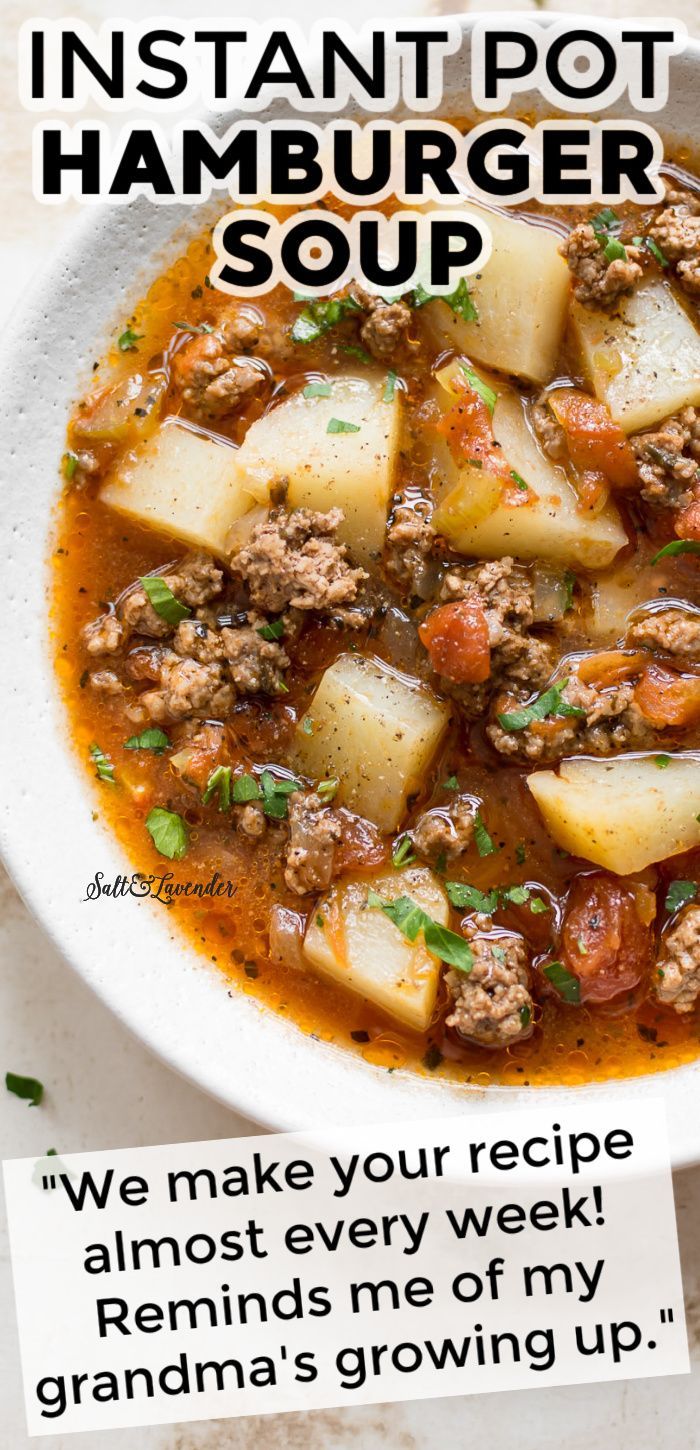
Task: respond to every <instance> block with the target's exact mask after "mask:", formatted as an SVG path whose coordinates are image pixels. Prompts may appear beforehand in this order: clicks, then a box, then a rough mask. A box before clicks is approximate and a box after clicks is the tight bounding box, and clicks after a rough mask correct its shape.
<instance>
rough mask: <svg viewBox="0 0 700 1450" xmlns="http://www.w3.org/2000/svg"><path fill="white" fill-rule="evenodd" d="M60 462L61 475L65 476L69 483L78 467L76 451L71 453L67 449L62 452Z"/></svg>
mask: <svg viewBox="0 0 700 1450" xmlns="http://www.w3.org/2000/svg"><path fill="white" fill-rule="evenodd" d="M62 464H63V477H64V478H65V480H66V483H70V481H71V479H72V478H73V477H74V476H75V470H76V468H77V467H78V455H77V453H71V451H70V449H69V450H68V452H67V453H64V455H63V460H62Z"/></svg>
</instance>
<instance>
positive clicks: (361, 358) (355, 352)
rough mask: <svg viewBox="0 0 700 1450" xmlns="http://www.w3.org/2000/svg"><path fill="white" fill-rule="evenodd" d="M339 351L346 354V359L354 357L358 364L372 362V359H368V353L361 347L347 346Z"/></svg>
mask: <svg viewBox="0 0 700 1450" xmlns="http://www.w3.org/2000/svg"><path fill="white" fill-rule="evenodd" d="M340 351H341V352H344V353H346V354H347V356H348V357H356V358H357V360H358V362H361V363H371V362H372V358H371V357H370V355H369V353H368V352H365V349H364V348H363V347H354V346H352V345H349V346H348V347H341V349H340Z"/></svg>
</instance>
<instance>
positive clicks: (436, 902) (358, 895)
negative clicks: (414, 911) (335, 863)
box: [304, 866, 448, 1032]
mask: <svg viewBox="0 0 700 1450" xmlns="http://www.w3.org/2000/svg"><path fill="white" fill-rule="evenodd" d="M370 886H371V887H372V889H373V890H374V891H377V892H378V893H379V895H380V896H382V897H383V898H384V899H385V900H386V901H393V900H395V899H396V897H397V896H410V898H411V900H412V901H415V903H416V905H417V906H420V907H421V909H422V910H423V911H425V912H427V914H428V916H431V917H432V918H433V920H434V921H437V922H439V923H440V925H441V926H446V924H447V917H448V907H447V900H446V898H445V893H444V891H443V889H442V887H441V886H440V884H439V882H438V881H437V880H436V879H435V877H434V876H433V874H432V872H431V871H428V870H427V869H426V868H425V867H424V866H416V867H409V868H407V869H406V870H405V871H388V872H386V874H384V875H382V876H378V877H376V878H375V879H374V880H373V881H367V880H366V879H365V880H346V881H342V882H339V883H338V885H337V886H334V887H332V889H331V891H330V892H329V893H328V896H327V897H326V898H325V900H323V901H321V902H320V903H319V905H318V906H317V908H316V910H315V911H314V912H312V914H311V923H310V925H309V927H308V929H307V932H306V938H305V941H304V956H305V957H306V959H307V961H308V962H310V963H311V965H312V966H313V967H315V968H316V969H317V970H318V971H319V972H323V974H324V975H325V976H328V977H332V978H333V980H334V981H336V982H339V983H340V984H341V986H343V987H349V988H350V989H351V990H352V991H353V992H360V993H361V994H362V996H363V997H369V999H370V1001H372V1002H376V1004H377V1006H378V1007H381V1008H382V1009H383V1010H384V1011H385V1012H388V1013H389V1014H390V1015H391V1016H392V1017H396V1018H398V1020H399V1022H405V1023H406V1024H407V1025H408V1026H409V1027H413V1028H415V1030H416V1031H417V1032H424V1031H425V1029H426V1027H427V1026H428V1024H429V1022H430V1019H431V1017H432V1014H433V1008H434V1006H435V996H436V993H437V986H438V979H439V976H440V962H439V960H438V958H437V957H435V956H433V954H432V952H429V951H428V950H427V948H426V947H425V945H424V943H423V937H422V934H420V935H419V936H418V938H417V940H416V941H415V942H410V941H408V940H407V938H406V937H405V936H403V934H402V933H401V932H400V931H399V928H398V927H397V926H395V925H394V923H393V922H392V921H390V920H389V918H388V916H386V915H385V913H384V912H383V911H381V910H380V909H379V908H373V907H368V905H367V893H368V890H369V888H370ZM319 920H320V921H321V922H322V925H319Z"/></svg>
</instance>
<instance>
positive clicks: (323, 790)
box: [316, 775, 340, 801]
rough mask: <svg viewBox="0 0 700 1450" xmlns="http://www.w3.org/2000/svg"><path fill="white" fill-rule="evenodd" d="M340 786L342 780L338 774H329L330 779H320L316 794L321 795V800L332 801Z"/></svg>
mask: <svg viewBox="0 0 700 1450" xmlns="http://www.w3.org/2000/svg"><path fill="white" fill-rule="evenodd" d="M339 786H340V781H339V779H338V777H337V775H332V776H329V777H328V780H320V781H319V783H318V785H317V786H316V794H317V795H320V797H321V800H324V801H332V800H333V797H334V796H336V795H337V794H338V789H339Z"/></svg>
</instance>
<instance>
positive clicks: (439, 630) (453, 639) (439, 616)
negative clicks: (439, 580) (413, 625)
mask: <svg viewBox="0 0 700 1450" xmlns="http://www.w3.org/2000/svg"><path fill="white" fill-rule="evenodd" d="M418 634H419V637H420V640H421V643H422V644H424V645H425V648H426V649H427V651H428V655H429V658H430V663H431V665H432V667H433V669H434V670H435V672H436V673H437V674H438V675H444V677H445V679H447V680H452V682H453V684H455V685H481V684H483V682H484V680H487V679H488V677H489V675H490V673H491V646H490V644H489V627H488V623H487V621H486V614H485V612H484V609H483V607H482V604H481V602H480V600H479V599H478V598H477V596H476V594H474V595H469V596H467V598H466V599H459V600H457V601H456V603H454V604H441V605H439V607H438V608H437V609H434V610H433V612H432V614H430V615H429V616H428V618H427V619H426V620H424V622H423V624H421V625H420V626H419V629H418Z"/></svg>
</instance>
